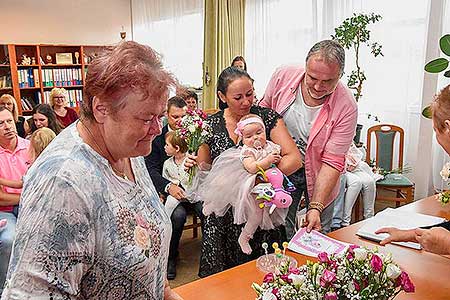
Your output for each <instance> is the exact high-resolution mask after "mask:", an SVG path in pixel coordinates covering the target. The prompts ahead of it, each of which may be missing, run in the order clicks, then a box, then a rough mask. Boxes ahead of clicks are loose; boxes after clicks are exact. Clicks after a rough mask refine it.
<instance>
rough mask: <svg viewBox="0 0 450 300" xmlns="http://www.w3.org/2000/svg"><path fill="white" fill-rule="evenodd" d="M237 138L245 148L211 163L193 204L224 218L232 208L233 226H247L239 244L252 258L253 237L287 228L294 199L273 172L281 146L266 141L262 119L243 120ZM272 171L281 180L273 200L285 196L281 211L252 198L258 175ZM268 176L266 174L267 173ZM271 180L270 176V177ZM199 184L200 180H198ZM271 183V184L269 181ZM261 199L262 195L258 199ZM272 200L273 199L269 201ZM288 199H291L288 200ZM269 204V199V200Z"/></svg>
mask: <svg viewBox="0 0 450 300" xmlns="http://www.w3.org/2000/svg"><path fill="white" fill-rule="evenodd" d="M235 132H236V134H237V135H238V136H239V137H240V140H241V141H242V143H243V146H242V147H233V148H230V149H228V150H226V151H224V152H223V153H222V154H221V155H220V156H218V157H217V158H216V159H215V160H214V162H213V163H212V169H211V170H210V171H208V172H206V174H205V175H204V174H203V173H205V172H203V171H202V172H200V174H198V181H199V182H198V183H197V182H194V186H193V187H192V188H191V189H193V190H194V192H193V193H192V194H193V195H194V199H193V201H199V200H201V201H203V213H204V214H205V215H210V214H212V213H214V214H215V215H216V216H223V215H224V214H225V213H226V212H227V211H228V209H229V208H230V207H232V208H233V215H234V222H235V223H236V224H243V223H245V226H244V227H243V229H242V232H241V234H240V236H239V239H238V242H239V245H240V246H241V249H242V251H243V252H244V253H246V254H250V253H251V252H252V249H251V247H250V244H249V240H250V239H251V238H252V237H253V234H254V233H255V231H256V230H257V229H258V227H261V229H264V230H267V229H273V228H274V227H276V226H278V225H280V224H284V220H285V217H286V214H287V209H285V208H286V207H288V206H289V204H290V202H292V198H291V197H290V195H289V193H287V192H286V191H285V190H284V189H283V187H282V183H283V174H282V173H281V172H280V171H279V170H278V169H277V168H273V169H271V168H272V167H273V166H274V165H275V164H277V163H278V162H279V161H280V160H281V155H280V150H281V149H280V146H279V145H277V144H274V143H272V142H270V141H267V140H266V133H265V125H264V123H263V121H262V119H261V118H260V117H259V116H257V115H253V114H249V115H246V116H244V117H242V118H241V120H240V121H239V122H238V124H237V128H236V131H235ZM261 169H262V170H268V169H271V171H270V173H271V174H272V172H275V173H276V174H278V175H279V176H281V180H279V178H280V177H278V186H276V187H275V186H274V187H273V189H272V192H271V194H272V195H271V196H272V197H275V194H276V196H279V195H280V194H282V198H283V199H282V202H285V204H287V205H281V206H278V205H277V207H281V208H282V209H276V210H273V208H274V207H273V206H272V207H271V208H269V207H270V205H271V204H269V205H267V206H266V205H262V203H258V201H257V199H255V198H256V197H255V195H254V194H253V193H254V191H255V190H263V188H258V185H257V186H256V187H255V180H256V178H257V173H258V172H260V171H261ZM265 173H267V172H265ZM268 177H269V176H268ZM196 180H197V178H196ZM269 181H270V180H269ZM259 196H260V195H259ZM269 198H271V197H269ZM288 198H289V199H288ZM268 200H269V201H268V203H270V199H268Z"/></svg>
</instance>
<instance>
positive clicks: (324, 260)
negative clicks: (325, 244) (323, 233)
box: [317, 252, 330, 263]
mask: <svg viewBox="0 0 450 300" xmlns="http://www.w3.org/2000/svg"><path fill="white" fill-rule="evenodd" d="M317 258H318V259H319V261H320V262H321V263H329V262H330V259H329V258H328V253H326V252H321V253H319V255H318V256H317Z"/></svg>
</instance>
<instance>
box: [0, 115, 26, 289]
mask: <svg viewBox="0 0 450 300" xmlns="http://www.w3.org/2000/svg"><path fill="white" fill-rule="evenodd" d="M29 144H30V142H29V141H28V140H25V139H23V138H21V137H18V136H17V130H16V125H15V123H14V118H13V115H12V113H11V112H10V111H9V110H7V109H6V108H5V107H4V106H0V178H4V179H9V180H21V179H22V176H23V175H24V174H25V172H26V171H27V169H28V164H29V159H28V147H29ZM20 193H21V189H13V188H9V187H6V186H1V187H0V220H4V219H6V220H7V224H6V227H5V228H3V229H2V230H1V231H0V295H1V293H2V291H3V284H4V283H5V277H6V273H7V271H8V264H9V257H10V254H11V249H12V244H13V241H14V236H15V231H16V216H15V215H14V214H13V206H14V205H17V204H19V198H20Z"/></svg>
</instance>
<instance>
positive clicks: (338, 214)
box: [331, 174, 347, 228]
mask: <svg viewBox="0 0 450 300" xmlns="http://www.w3.org/2000/svg"><path fill="white" fill-rule="evenodd" d="M346 179H347V177H345V174H342V175H341V176H340V177H339V180H340V186H339V194H338V195H337V197H336V199H334V200H333V202H334V210H333V220H332V221H331V228H340V227H341V223H342V221H343V218H344V199H345V186H346V183H347V180H346Z"/></svg>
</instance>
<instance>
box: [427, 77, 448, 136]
mask: <svg viewBox="0 0 450 300" xmlns="http://www.w3.org/2000/svg"><path fill="white" fill-rule="evenodd" d="M431 116H432V118H433V121H434V122H433V123H434V127H435V128H436V129H437V130H438V131H439V132H443V131H444V129H445V120H450V84H449V85H447V86H446V87H444V88H443V89H442V90H441V91H440V93H439V94H437V96H436V97H435V98H434V101H433V102H432V103H431Z"/></svg>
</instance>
